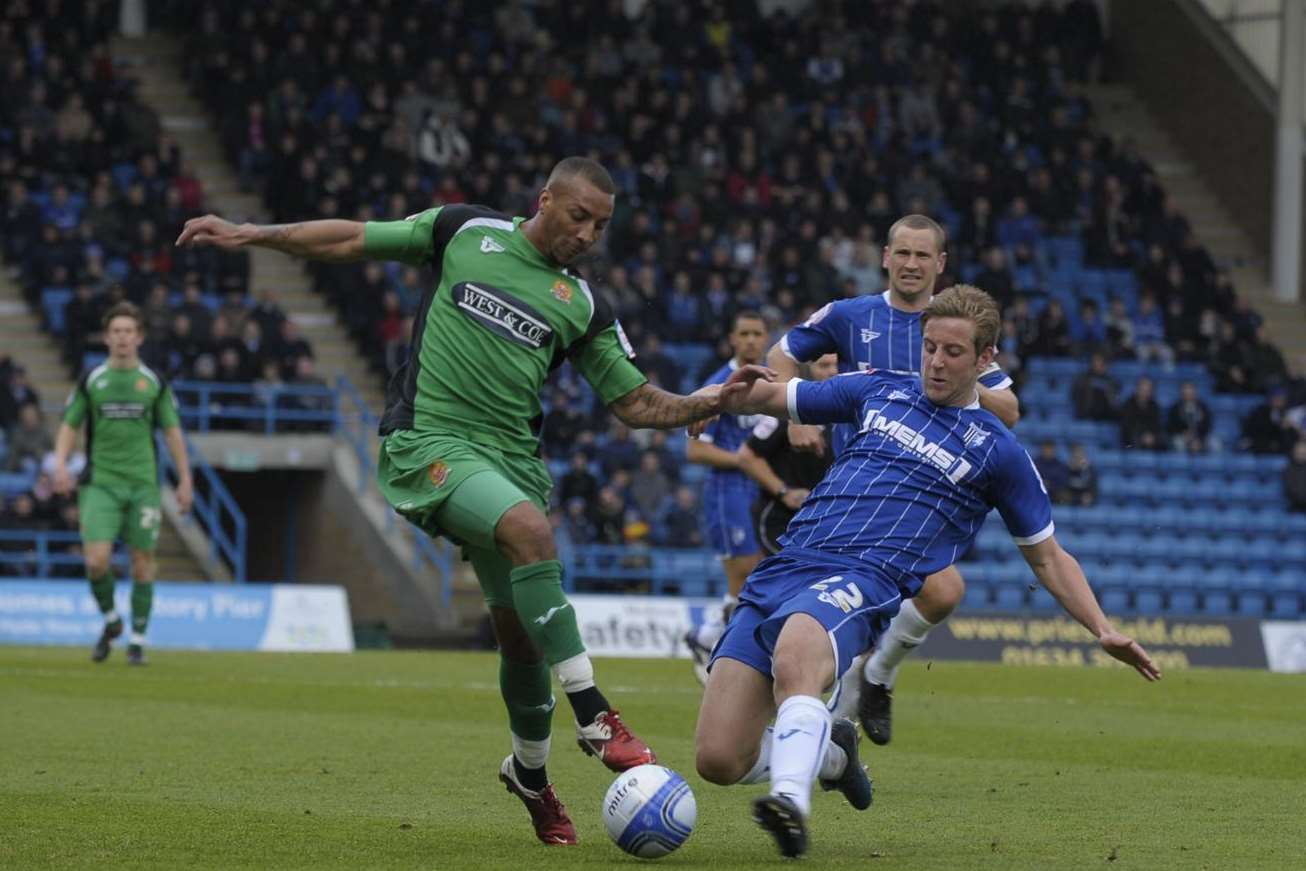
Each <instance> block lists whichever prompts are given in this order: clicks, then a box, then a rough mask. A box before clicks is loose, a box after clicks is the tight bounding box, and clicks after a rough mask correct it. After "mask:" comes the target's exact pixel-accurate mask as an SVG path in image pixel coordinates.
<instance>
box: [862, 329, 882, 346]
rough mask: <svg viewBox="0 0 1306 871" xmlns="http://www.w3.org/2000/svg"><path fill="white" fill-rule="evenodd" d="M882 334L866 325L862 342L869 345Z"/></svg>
mask: <svg viewBox="0 0 1306 871" xmlns="http://www.w3.org/2000/svg"><path fill="white" fill-rule="evenodd" d="M880 335H881V334H880V333H877V332H875V330H869V329H867V328H866V327H862V342H864V343H865V344H867V345H869V344H870V343H871V342H873V341H875V340H876V339H878V338H879V337H880Z"/></svg>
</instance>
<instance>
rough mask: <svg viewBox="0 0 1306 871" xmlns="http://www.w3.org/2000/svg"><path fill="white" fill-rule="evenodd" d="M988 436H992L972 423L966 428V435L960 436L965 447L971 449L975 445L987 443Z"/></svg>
mask: <svg viewBox="0 0 1306 871" xmlns="http://www.w3.org/2000/svg"><path fill="white" fill-rule="evenodd" d="M990 435H992V433H990V432H989V431H988V430H986V429H984V428H983V427H982V426H979V425H978V424H974V423H972V424H969V425H968V426H967V427H966V434H965V435H964V436H962V441H964V442H965V443H966V447H968V448H973V447H975V446H976V445H982V444H984V442H986V441H988V438H989V436H990Z"/></svg>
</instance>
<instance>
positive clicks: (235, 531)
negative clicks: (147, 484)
mask: <svg viewBox="0 0 1306 871" xmlns="http://www.w3.org/2000/svg"><path fill="white" fill-rule="evenodd" d="M185 442H186V454H187V456H188V457H189V458H190V468H191V478H192V480H193V482H194V493H195V498H194V501H193V502H192V504H191V515H192V516H193V517H194V518H195V520H196V521H197V522H198V523H199V524H200V526H201V527H202V528H203V529H204V532H205V533H206V534H207V536H208V539H209V559H210V560H212V561H214V562H216V561H218V560H219V559H220V560H222V561H223V562H224V563H226V565H227V569H228V570H229V571H230V572H231V579H232V580H233V581H236V582H237V583H244V582H245V579H246V575H245V546H246V544H247V541H248V539H247V536H246V528H245V512H243V511H241V510H240V506H239V505H238V504H236V500H235V498H233V497H232V495H231V492H230V491H229V490H227V487H226V485H225V484H223V483H222V478H220V477H218V473H217V472H215V471H214V470H213V467H212V466H210V465H209V464H208V463H207V462H206V461H205V459H204V457H203V455H202V454H200V452H199V451H198V450H197V449H196V448H195V445H194V444H193V443H192V442H191V440H190V439H189V438H187V439H185ZM155 446H156V448H157V451H158V454H159V482H160V483H161V484H162V483H164V482H167V483H168V484H170V485H172V486H176V483H177V467H176V465H175V464H174V463H173V462H172V454H171V453H169V452H168V445H167V442H166V441H165V440H164V438H163V434H162V433H156V434H155Z"/></svg>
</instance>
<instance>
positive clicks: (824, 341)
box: [767, 215, 1020, 744]
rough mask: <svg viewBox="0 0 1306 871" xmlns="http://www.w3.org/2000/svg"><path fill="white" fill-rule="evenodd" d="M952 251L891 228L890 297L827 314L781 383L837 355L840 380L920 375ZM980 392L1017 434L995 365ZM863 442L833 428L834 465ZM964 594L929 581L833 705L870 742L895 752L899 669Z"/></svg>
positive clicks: (918, 224)
mask: <svg viewBox="0 0 1306 871" xmlns="http://www.w3.org/2000/svg"><path fill="white" fill-rule="evenodd" d="M946 245H947V238H946V234H945V233H944V230H943V228H942V227H941V226H939V224H938V223H936V222H935V221H933V220H931V219H930V218H928V217H926V216H925V215H907V216H906V217H904V218H901V219H899V220H898V221H897V222H895V223H894V224H893V226H892V227H890V228H889V239H888V244H887V245H885V247H884V260H883V264H884V268H885V269H886V270H887V271H888V273H889V289H888V290H886V291H885V292H884V293H882V294H877V295H875V296H864V297H857V298H854V299H843V300H839V301H838V302H833V303H830V304H829V305H827V306H825V307H824V308H823V309H820V310H819V311H817V312H816V313H815V314H813V315H812V316H811V317H810V318H808V320H807V322H806V323H803V324H801V325H799V326H797V327H794V328H793V329H792V330H790V331H789V332H788V333H786V334H785V336H784V337H783V338H781V340H780V341H779V342H778V343H777V344H776V346H775V347H773V348H772V349H771V352H770V354H769V356H768V361H767V362H768V364H769V365H770V367H771V368H772V369H774V370H775V371H776V373H777V375H778V377H779V379H780V380H782V381H787V380H789V379H790V378H792V377H794V376H795V375H796V374H797V365H798V363H800V362H807V361H810V360H815V359H817V358H818V357H820V356H821V355H822V354H829V353H833V354H837V355H838V356H839V371H840V372H856V371H859V370H865V369H877V370H881V371H889V372H898V373H910V374H914V373H916V371H917V369H918V367H919V366H920V361H921V312H922V311H923V310H924V309H925V306H926V305H928V304H929V301H930V299H931V298H932V297H933V295H934V288H935V283H936V282H937V280H938V277H939V275H940V274H941V273H942V272H943V269H944V266H945V265H946V264H947V257H948V255H947V252H946V251H945V250H944V249H945V247H946ZM977 389H978V390H979V401H980V406H981V407H983V408H984V409H986V410H988V411H990V412H992V413H993V414H994V415H996V416H997V418H998V419H999V420H1001V421H1002V422H1003V423H1004V424H1006V425H1007V426H1008V427H1010V426H1014V425H1015V423H1016V421H1017V420H1018V419H1019V417H1020V404H1019V401H1018V400H1017V399H1016V395H1015V394H1014V393H1013V392H1012V390H1011V379H1010V378H1009V377H1008V376H1007V374H1006V373H1005V372H1003V371H1002V369H1001V368H1000V367H999V366H998V365H997V363H992V362H991V363H989V364H988V366H987V367H986V368H985V369H984V371H982V372H981V373H980V376H979V381H978V384H977ZM856 432H857V428H856V427H855V426H853V425H851V424H841V425H838V426H836V427H835V428H834V433H833V437H832V439H831V444H832V446H833V449H834V452H835V454H836V455H837V454H838V453H839V452H840V451H841V450H842V449H843V448H844V446H845V445H847V443H848V442H849V440H850V439H851V438H852V437H853V436H854V435H855V433H856ZM789 440H790V443H791V444H793V446H794V447H795V448H797V449H799V450H804V449H810V450H817V451H819V450H820V449H821V442H820V440H819V428H817V427H808V426H800V425H797V424H794V423H790V425H789ZM965 591H966V585H965V582H964V581H963V580H962V577H961V573H960V572H958V571H957V569H956V567H955V566H945V567H943V568H942V569H941V570H940V571H939V572H937V573H935V574H933V575H931V576H930V577H929V578H927V579H926V581H925V586H924V587H923V588H921V591H920V592H919V593H918V594H917V596H916V597H915V598H914V599H912V600H910V601H907V602H904V603H903V605H902V609H901V610H900V611H899V612H898V616H896V617H895V618H894V619H893V623H892V624H890V626H889V631H888V632H886V633H885V634H884V636H883V637H882V638H881V639H880V642H879V645H878V646H877V647H876V649H875V650H874V652H872V653H871V654H870V655H869V656H867V657H866V658H865V660H864V662H859V663H858V665H859V668H858V669H855V670H850V671H849V672H848V674H847V675H846V676H845V678H844V680H843V682H842V684H841V686H840V687H839V690H838V692H837V694H836V696H835V698H834V700H833V704H834V706H835V708H834V709H835V714H836V715H838V716H850V717H851V716H854V715H856V716H858V717H859V719H860V720H861V722H862V728H863V729H865V730H866V734H867V737H869V738H870V739H871V740H872V741H874V742H875V743H876V744H887V743H889V739H890V737H891V726H892V721H891V707H890V706H891V703H892V691H893V687H894V684H895V683H896V681H897V677H898V668H899V666H900V665H901V664H902V661H903V659H905V658H906V657H907V655H908V654H910V653H911V651H912V650H914V649H915V648H916V647H918V646H919V645H920V644H922V643H923V642H924V641H925V638H926V636H927V635H928V634H929V632H930V630H931V629H933V628H934V627H935V626H937V625H938V624H939V623H942V622H943V621H944V620H945V619H947V617H948V615H949V614H951V613H952V611H953V609H954V608H956V607H957V605H958V603H960V602H961V598H962V595H963V594H964V593H965Z"/></svg>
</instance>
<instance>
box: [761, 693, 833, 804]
mask: <svg viewBox="0 0 1306 871" xmlns="http://www.w3.org/2000/svg"><path fill="white" fill-rule="evenodd" d="M829 743H830V712H829V711H828V710H826V708H825V705H824V704H822V703H821V700H820V699H818V698H816V697H815V696H790V697H789V698H787V699H785V700H784V703H783V704H782V705H780V710H779V711H777V712H776V717H775V732H774V733H773V734H772V737H771V795H776V796H779V795H783V796H785V797H786V798H788V799H790V800H791V801H793V803H794V804H796V805H798V809H799V810H800V811H802V813H803V816H807V815H808V814H810V813H811V810H812V781H813V780H815V779H816V777H817V775H818V774H819V773H820V771H821V769H822V767H823V766H822V763H823V762H824V761H825V755H826V754H825V746H826V745H827V744H829Z"/></svg>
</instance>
